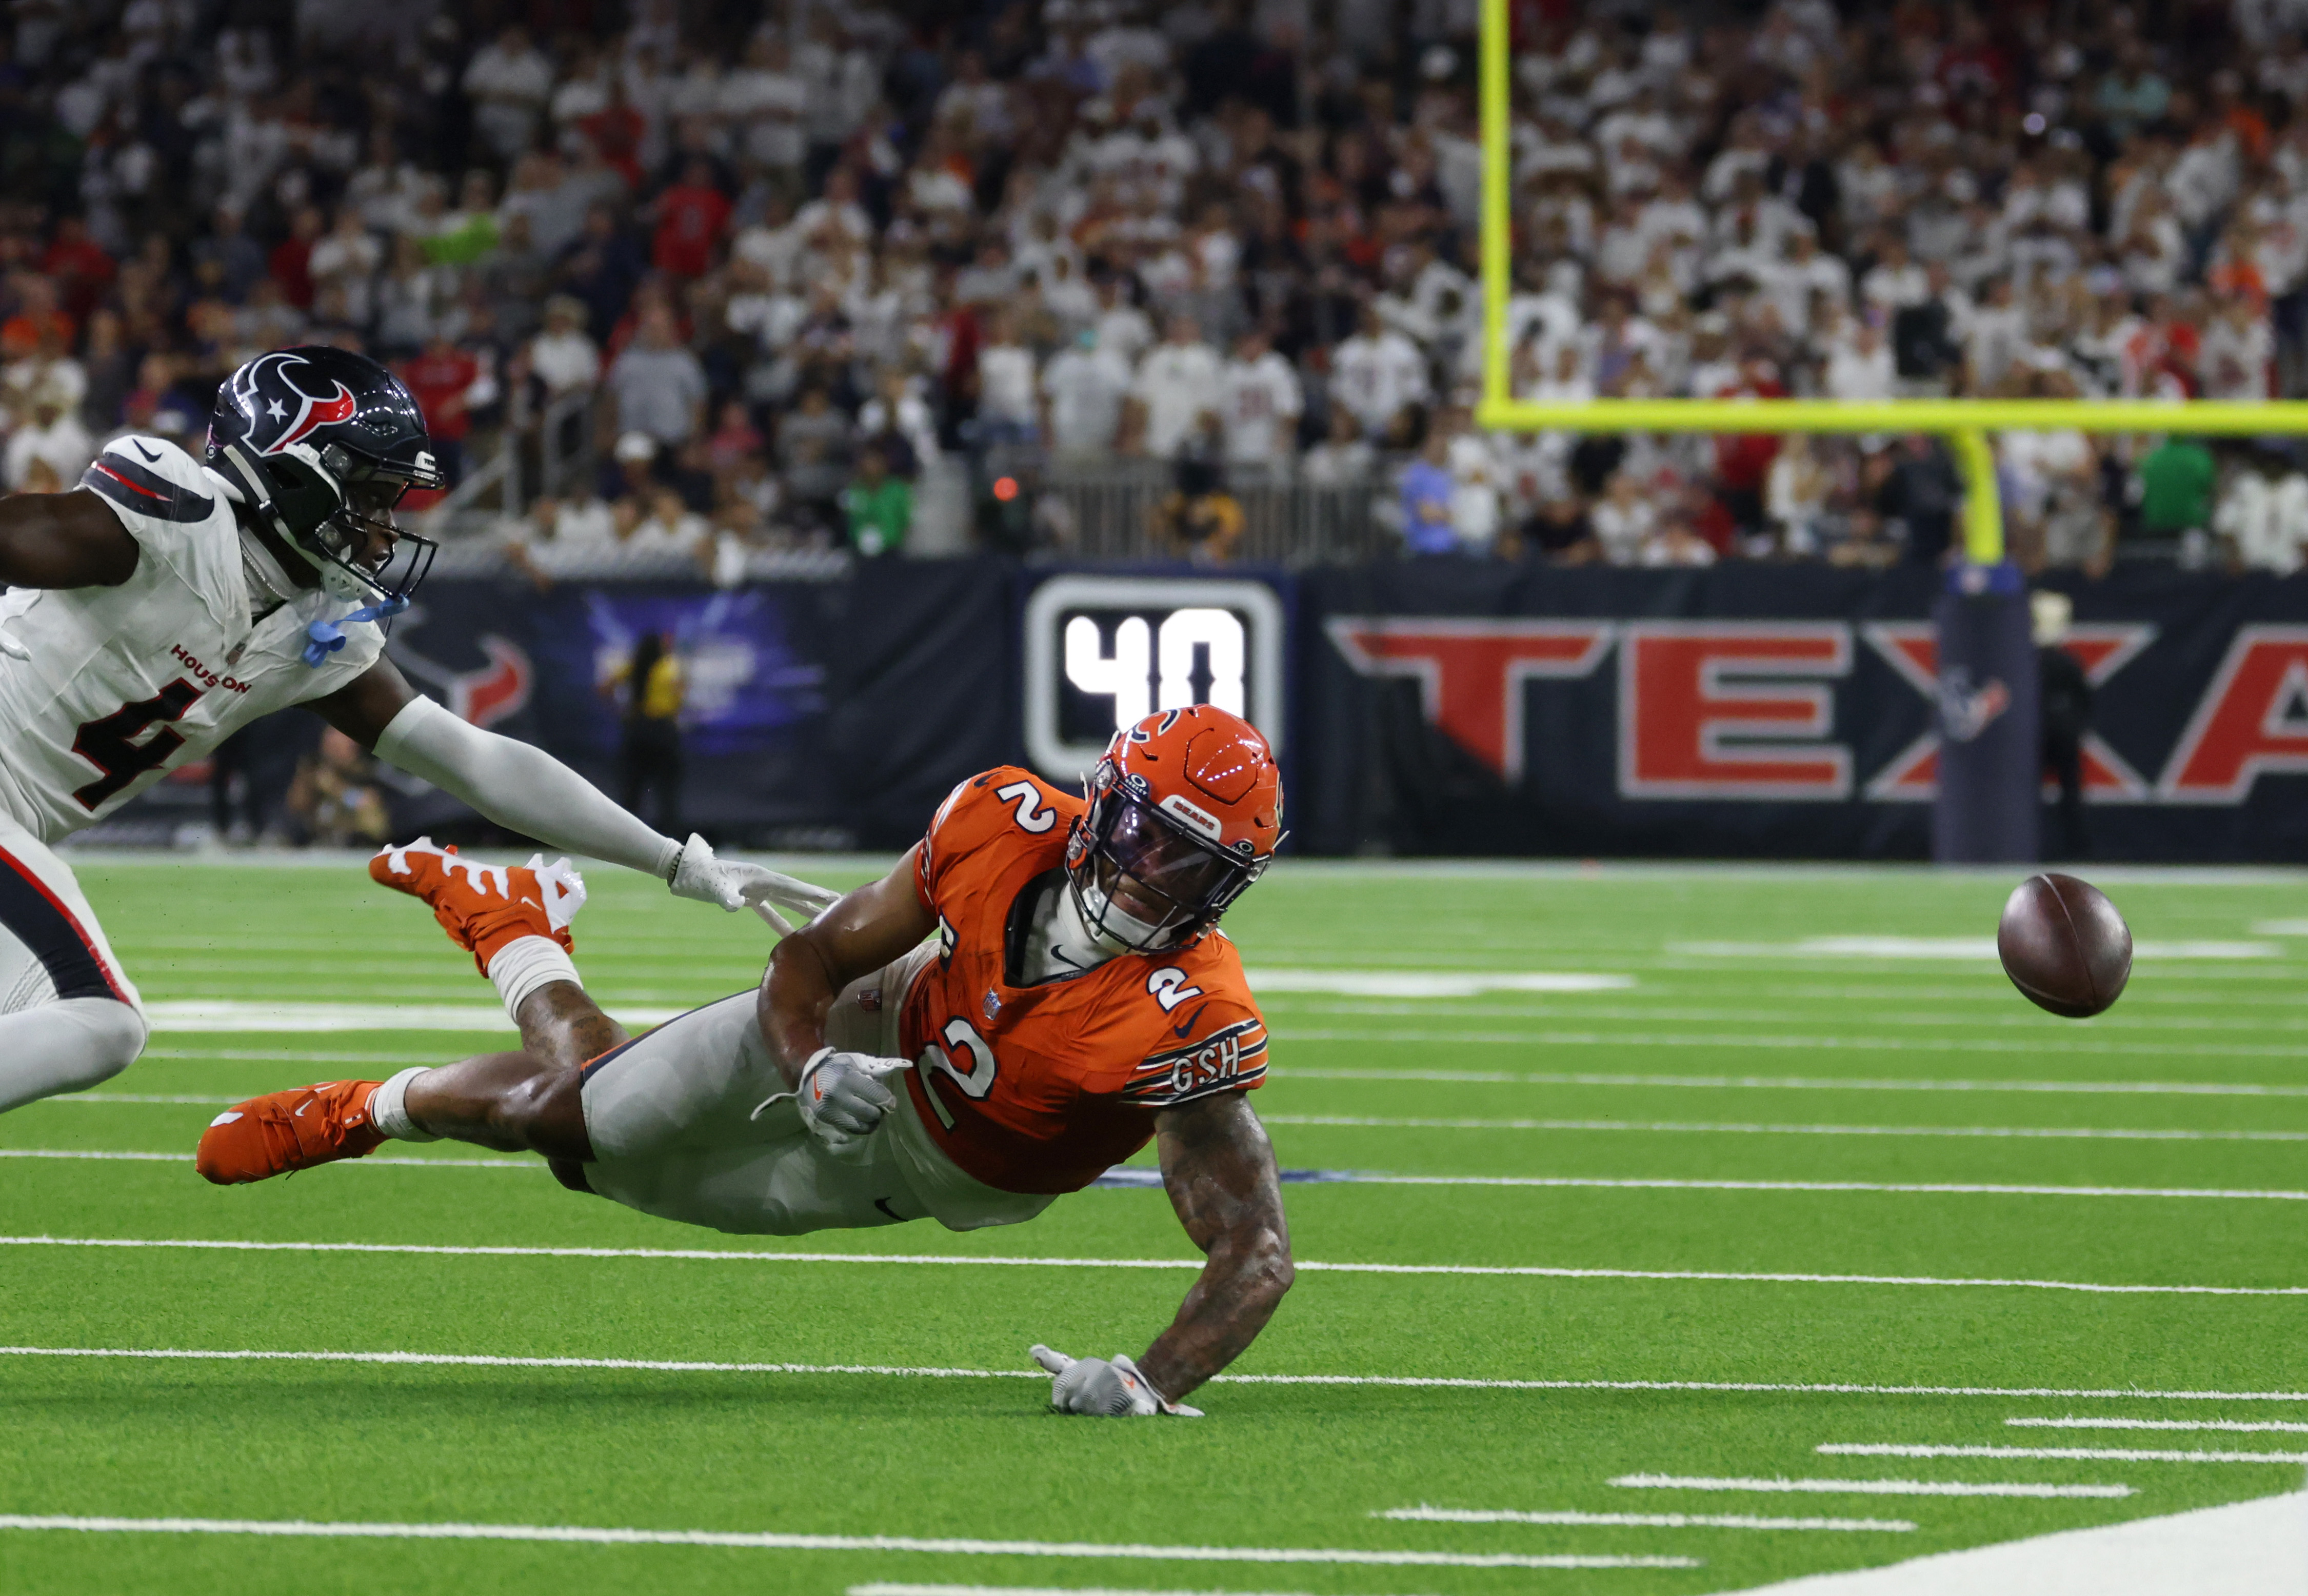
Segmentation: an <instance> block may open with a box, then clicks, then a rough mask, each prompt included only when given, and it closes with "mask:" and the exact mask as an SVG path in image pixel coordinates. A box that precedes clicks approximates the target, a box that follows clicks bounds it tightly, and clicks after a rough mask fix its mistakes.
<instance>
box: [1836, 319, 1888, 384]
mask: <svg viewBox="0 0 2308 1596" xmlns="http://www.w3.org/2000/svg"><path fill="white" fill-rule="evenodd" d="M1898 375H1899V371H1898V368H1897V367H1896V366H1895V365H1894V363H1893V360H1892V358H1891V346H1890V344H1888V343H1886V342H1885V341H1883V330H1882V328H1881V327H1878V326H1877V325H1876V324H1875V321H1874V318H1873V316H1862V317H1858V318H1856V319H1855V320H1854V321H1852V322H1851V323H1850V324H1848V326H1847V337H1844V338H1840V339H1838V340H1837V341H1836V343H1835V347H1834V348H1833V349H1830V350H1829V351H1828V356H1827V377H1826V382H1827V396H1828V397H1829V398H1830V399H1841V400H1850V401H1865V400H1875V399H1889V398H1890V397H1891V389H1892V384H1893V382H1894V381H1895V379H1896V378H1897V377H1898Z"/></svg>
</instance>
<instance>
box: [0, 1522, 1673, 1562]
mask: <svg viewBox="0 0 2308 1596" xmlns="http://www.w3.org/2000/svg"><path fill="white" fill-rule="evenodd" d="M0 1530H77V1531H82V1532H84V1533H89V1534H110V1535H122V1534H126V1535H287V1536H308V1537H318V1538H321V1539H325V1540H557V1541H585V1542H590V1543H592V1544H595V1545H599V1546H723V1547H741V1548H748V1549H756V1550H762V1551H799V1552H936V1553H941V1554H946V1555H953V1554H964V1555H975V1556H984V1557H1115V1558H1127V1559H1131V1560H1133V1561H1139V1562H1171V1563H1181V1562H1183V1563H1344V1564H1375V1565H1379V1566H1390V1567H1425V1568H1698V1567H1702V1566H1704V1565H1702V1564H1701V1562H1700V1561H1699V1559H1698V1558H1696V1557H1529V1556H1525V1555H1522V1554H1520V1553H1516V1552H1418V1551H1361V1550H1350V1549H1345V1548H1325V1547H1311V1546H1305V1547H1301V1546H1145V1545H1133V1544H1115V1545H1107V1544H1104V1543H1101V1542H1098V1541H1094V1540H961V1539H958V1538H938V1539H926V1538H923V1537H918V1536H913V1535H784V1534H770V1533H762V1532H749V1531H729V1530H612V1529H593V1528H589V1527H585V1526H581V1525H576V1524H459V1523H444V1524H398V1523H309V1522H307V1521H306V1520H303V1519H245V1518H76V1517H67V1516H65V1515H63V1514H0Z"/></svg>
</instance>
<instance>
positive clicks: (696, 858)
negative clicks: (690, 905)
mask: <svg viewBox="0 0 2308 1596" xmlns="http://www.w3.org/2000/svg"><path fill="white" fill-rule="evenodd" d="M673 895H674V896H675V897H676V898H690V899H693V900H694V901H696V902H700V903H718V904H719V905H720V906H721V907H722V908H724V909H726V910H729V911H730V912H731V913H732V914H734V913H736V911H737V910H740V909H751V910H754V913H756V914H758V915H760V916H761V917H762V919H765V920H767V921H769V922H770V924H771V925H773V926H775V927H777V928H778V929H779V930H780V931H791V930H792V929H793V927H792V925H790V924H789V923H788V921H787V919H786V918H785V916H784V915H781V914H779V912H778V910H780V909H784V910H791V911H792V912H794V913H796V914H798V915H800V916H801V918H802V919H803V920H804V921H808V920H813V919H816V918H817V917H818V915H819V914H820V913H822V912H823V911H824V910H826V909H827V908H828V907H830V906H831V904H833V903H834V902H836V901H837V900H839V899H840V896H841V894H840V893H836V892H829V891H828V890H826V889H825V888H824V887H822V886H812V885H811V884H809V883H808V882H806V881H797V880H796V879H795V878H794V877H792V876H780V875H779V873H778V872H777V871H775V870H771V869H766V868H764V867H762V866H760V865H749V864H745V863H744V862H743V861H741V860H737V859H718V858H714V857H713V844H711V843H710V842H708V841H706V840H705V839H704V838H702V837H701V836H699V835H697V834H696V833H694V832H693V833H690V837H689V843H688V846H686V847H685V848H684V849H683V850H681V862H680V863H679V864H677V865H676V866H675V867H674V871H673Z"/></svg>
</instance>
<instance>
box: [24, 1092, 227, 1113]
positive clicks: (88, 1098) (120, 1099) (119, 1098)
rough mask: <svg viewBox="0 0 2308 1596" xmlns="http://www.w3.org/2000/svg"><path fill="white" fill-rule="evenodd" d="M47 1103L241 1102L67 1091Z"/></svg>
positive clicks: (212, 1105) (206, 1105)
mask: <svg viewBox="0 0 2308 1596" xmlns="http://www.w3.org/2000/svg"><path fill="white" fill-rule="evenodd" d="M41 1101H42V1102H45V1103H193V1104H198V1105H199V1106H200V1107H202V1108H204V1109H206V1108H215V1107H218V1106H220V1105H230V1104H233V1103H237V1102H238V1101H240V1099H238V1098H237V1097H167V1096H163V1095H161V1094H159V1093H157V1092H146V1091H67V1092H65V1093H63V1094H62V1095H61V1096H57V1097H48V1098H42V1099H41Z"/></svg>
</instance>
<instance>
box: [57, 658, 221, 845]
mask: <svg viewBox="0 0 2308 1596" xmlns="http://www.w3.org/2000/svg"><path fill="white" fill-rule="evenodd" d="M200 695H201V690H200V689H199V688H198V687H195V686H193V685H192V683H190V682H188V681H186V680H185V678H184V677H177V679H176V680H175V681H173V682H170V683H169V684H168V686H165V687H163V688H161V689H160V691H159V693H158V694H155V695H154V696H152V697H151V698H144V699H139V700H138V701H137V702H136V703H124V704H122V705H121V706H120V707H119V708H118V709H116V710H115V711H113V712H112V713H110V714H108V715H105V716H101V717H99V719H97V720H84V721H82V723H81V728H80V733H79V735H78V736H76V737H74V738H73V753H75V754H77V755H80V756H81V757H82V759H85V760H87V761H88V762H89V763H90V764H92V765H94V766H95V767H96V768H97V769H98V770H100V771H102V772H104V774H103V775H101V776H99V777H98V778H97V779H96V780H95V781H90V783H89V784H88V785H87V786H85V787H82V788H80V789H76V790H75V791H74V792H73V798H75V799H77V800H78V801H79V803H80V806H81V807H82V808H84V809H88V810H90V811H91V812H92V811H94V810H95V809H97V808H98V807H100V806H101V805H102V804H103V803H104V801H105V800H106V799H107V798H111V797H112V796H113V795H114V794H115V793H117V792H118V791H120V789H123V788H125V787H126V786H127V785H128V784H129V783H130V782H132V781H135V780H136V778H137V777H139V776H141V775H142V774H143V773H144V772H146V771H151V770H158V769H159V767H160V766H161V765H163V764H166V763H168V755H171V754H174V753H175V752H176V751H177V749H179V748H181V747H183V746H185V734H184V733H183V732H181V731H178V730H177V729H175V728H174V727H169V726H163V727H161V728H160V729H159V730H158V731H156V732H154V733H153V734H152V735H151V737H148V738H145V739H144V740H143V741H142V742H141V743H140V742H136V741H133V738H135V737H136V736H137V735H138V734H139V733H141V732H142V731H143V729H145V728H146V727H148V726H150V725H151V724H152V722H153V721H155V720H182V719H183V718H184V714H185V711H186V710H188V709H190V708H192V707H193V701H194V699H196V698H198V697H199V696H200Z"/></svg>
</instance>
